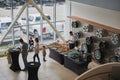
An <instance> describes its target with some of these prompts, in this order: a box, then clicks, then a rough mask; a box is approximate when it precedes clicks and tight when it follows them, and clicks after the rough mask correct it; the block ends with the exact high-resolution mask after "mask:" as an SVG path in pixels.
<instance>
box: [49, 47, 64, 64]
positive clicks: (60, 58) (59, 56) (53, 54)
mask: <svg viewBox="0 0 120 80" xmlns="http://www.w3.org/2000/svg"><path fill="white" fill-rule="evenodd" d="M49 50H50V54H49V57H50V58H52V59H54V60H55V61H57V62H59V63H60V64H64V54H62V53H61V52H59V51H57V50H55V49H52V48H49Z"/></svg>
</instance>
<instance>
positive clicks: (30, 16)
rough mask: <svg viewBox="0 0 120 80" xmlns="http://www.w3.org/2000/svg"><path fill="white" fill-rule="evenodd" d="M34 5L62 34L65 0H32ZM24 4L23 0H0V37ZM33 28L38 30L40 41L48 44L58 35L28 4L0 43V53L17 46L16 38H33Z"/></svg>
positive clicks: (26, 39)
mask: <svg viewBox="0 0 120 80" xmlns="http://www.w3.org/2000/svg"><path fill="white" fill-rule="evenodd" d="M34 1H35V3H36V5H37V6H38V7H39V9H40V10H41V11H43V13H44V14H45V16H46V17H47V18H48V20H49V21H50V22H51V23H52V24H53V25H54V26H55V27H56V29H57V30H58V31H59V32H60V33H61V34H63V33H64V25H65V17H64V16H65V8H64V6H65V4H64V3H65V1H64V0H63V1H62V0H34ZM23 5H25V0H1V1H0V12H1V13H0V38H1V39H2V37H3V36H4V35H5V34H6V31H8V27H9V26H10V24H11V23H12V22H13V20H14V19H16V17H18V14H19V13H20V11H21V9H22V8H23ZM34 30H37V31H38V34H39V39H40V42H44V43H45V44H49V43H51V42H53V41H56V40H57V39H58V38H59V37H58V36H57V35H56V34H55V32H54V30H53V29H52V28H51V27H50V25H49V24H48V23H47V21H46V20H45V19H44V18H43V17H42V16H41V14H40V13H39V12H38V11H37V10H36V8H35V7H34V6H33V5H31V4H29V5H28V6H27V7H26V8H25V10H24V11H23V12H22V14H21V15H20V17H19V19H18V20H17V21H16V22H15V24H14V28H12V29H11V30H10V31H9V32H8V34H7V36H6V37H5V39H4V40H3V41H2V43H1V44H0V53H1V52H4V51H5V50H7V49H8V48H9V47H13V46H15V47H19V42H18V40H19V39H20V38H23V39H24V40H25V41H26V42H28V40H29V37H30V36H32V37H33V38H34Z"/></svg>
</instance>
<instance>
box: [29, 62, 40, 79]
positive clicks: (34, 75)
mask: <svg viewBox="0 0 120 80" xmlns="http://www.w3.org/2000/svg"><path fill="white" fill-rule="evenodd" d="M40 65H41V64H40V63H39V62H28V64H27V68H28V80H38V69H39V67H40Z"/></svg>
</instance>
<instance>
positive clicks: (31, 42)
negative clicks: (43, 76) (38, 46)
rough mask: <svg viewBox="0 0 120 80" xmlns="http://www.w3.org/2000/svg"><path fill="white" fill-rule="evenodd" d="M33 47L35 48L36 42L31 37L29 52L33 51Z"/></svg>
mask: <svg viewBox="0 0 120 80" xmlns="http://www.w3.org/2000/svg"><path fill="white" fill-rule="evenodd" d="M33 46H34V41H33V39H32V37H30V39H29V51H33Z"/></svg>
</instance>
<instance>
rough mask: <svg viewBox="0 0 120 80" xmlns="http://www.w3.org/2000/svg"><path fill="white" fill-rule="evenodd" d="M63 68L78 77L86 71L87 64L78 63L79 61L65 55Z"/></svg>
mask: <svg viewBox="0 0 120 80" xmlns="http://www.w3.org/2000/svg"><path fill="white" fill-rule="evenodd" d="M64 66H65V67H66V68H68V69H70V70H72V71H73V72H75V73H76V74H78V75H80V74H82V73H83V72H85V71H86V70H87V66H88V63H87V62H84V61H79V59H72V58H70V57H68V56H67V55H66V56H64Z"/></svg>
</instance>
